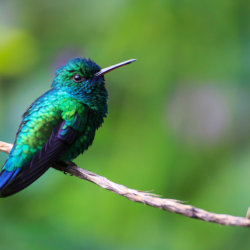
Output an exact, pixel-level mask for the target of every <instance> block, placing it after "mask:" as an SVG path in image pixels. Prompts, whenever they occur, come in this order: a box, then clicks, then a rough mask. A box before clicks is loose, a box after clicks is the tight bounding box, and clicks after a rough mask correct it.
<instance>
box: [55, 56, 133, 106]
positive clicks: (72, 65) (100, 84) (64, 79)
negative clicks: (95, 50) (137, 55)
mask: <svg viewBox="0 0 250 250" xmlns="http://www.w3.org/2000/svg"><path fill="white" fill-rule="evenodd" d="M133 61H135V59H131V60H128V61H125V62H122V63H118V64H116V65H113V66H110V67H107V68H104V69H101V67H100V66H98V65H97V64H96V63H95V62H93V61H92V60H90V59H85V58H74V59H71V60H70V61H69V62H68V63H67V64H65V65H63V66H62V67H61V68H59V69H58V70H57V71H56V76H55V79H54V81H53V83H52V87H53V88H57V89H63V91H66V92H68V93H69V94H71V95H73V96H74V97H75V98H78V99H82V100H83V102H84V103H86V104H87V105H89V106H92V107H95V106H100V105H104V103H106V102H107V91H106V89H105V80H104V75H105V74H106V73H108V72H110V71H112V70H114V69H117V68H119V67H122V66H124V65H127V64H129V63H131V62H133Z"/></svg>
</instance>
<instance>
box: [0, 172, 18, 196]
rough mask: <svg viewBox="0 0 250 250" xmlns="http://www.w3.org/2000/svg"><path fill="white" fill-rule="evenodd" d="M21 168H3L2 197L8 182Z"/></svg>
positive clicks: (0, 187)
mask: <svg viewBox="0 0 250 250" xmlns="http://www.w3.org/2000/svg"><path fill="white" fill-rule="evenodd" d="M19 171H20V168H18V169H15V170H13V171H8V170H6V169H2V171H1V173H0V197H1V193H2V191H3V190H4V189H5V188H6V187H7V186H8V184H9V183H10V182H11V181H12V180H13V179H14V178H15V177H16V175H17V174H18V173H19Z"/></svg>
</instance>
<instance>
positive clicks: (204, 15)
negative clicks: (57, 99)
mask: <svg viewBox="0 0 250 250" xmlns="http://www.w3.org/2000/svg"><path fill="white" fill-rule="evenodd" d="M249 13H250V2H249V1H244V0H210V1H198V0H189V1H188V0H183V1H175V0H157V1H148V0H141V1H140V0H133V1H132V0H127V1H126V0H119V1H115V0H106V1H101V0H100V1H97V0H92V1H83V0H71V1H65V0H63V1H51V0H36V1H31V0H22V1H18V0H13V1H4V0H1V1H0V34H1V36H0V120H1V123H0V140H2V141H6V142H13V141H14V138H15V133H16V131H17V127H18V124H19V123H20V119H21V115H22V113H23V112H24V111H25V109H26V108H27V107H28V106H29V104H30V103H31V102H32V101H33V100H34V99H35V98H37V97H38V96H39V95H41V94H42V93H43V92H44V91H46V90H47V89H48V88H49V86H50V84H51V82H52V80H53V76H54V73H55V70H56V68H57V67H59V66H60V65H62V64H64V63H65V62H66V61H67V60H68V59H69V58H71V57H76V56H82V57H90V58H91V59H93V60H94V61H96V62H97V63H98V64H99V65H100V66H101V67H106V66H109V65H112V64H115V63H118V62H120V61H123V60H127V59H130V58H137V62H135V63H133V64H131V65H129V66H127V67H124V68H121V69H119V70H117V71H114V72H112V73H110V74H109V75H107V76H106V82H107V88H108V90H109V96H110V98H109V115H108V118H107V119H106V120H105V123H104V125H103V126H102V128H101V129H100V130H99V131H98V132H97V134H96V138H95V142H94V144H93V146H92V147H91V148H90V149H89V150H88V151H87V152H85V153H84V155H81V156H79V157H78V158H77V160H76V162H77V164H79V166H82V167H83V168H86V169H89V170H90V171H93V172H96V173H98V174H100V175H103V176H106V177H107V178H109V179H111V180H113V181H115V182H117V183H121V184H124V185H126V186H128V187H131V188H135V189H139V190H148V191H153V192H155V193H157V194H160V195H162V196H163V197H168V198H175V199H179V200H183V201H187V202H188V203H190V204H192V205H195V206H197V207H201V208H203V209H207V210H210V211H213V212H218V213H228V214H233V215H239V216H245V214H246V211H247V208H248V206H249V205H250V203H249V202H250V193H249V178H250V166H249V165H250V154H249V152H250V143H249V142H250V140H249V136H250V112H249V108H250V101H249V100H250V87H249V82H250V17H249ZM6 157H7V156H6V155H4V154H3V153H1V154H0V162H1V165H2V164H3V163H4V161H5V159H6ZM249 245H250V237H249V230H247V229H244V228H232V227H223V226H219V225H215V224H209V223H206V222H202V221H198V220H191V219H189V218H185V217H182V216H180V215H175V214H171V213H168V212H164V211H161V210H157V209H154V208H150V207H147V206H144V205H142V204H135V203H132V202H130V201H128V200H126V199H124V198H122V197H119V196H117V195H114V194H112V193H110V192H108V191H105V190H102V189H100V188H98V187H97V186H95V185H93V184H91V183H88V182H86V181H82V180H79V179H77V178H74V177H70V176H65V175H63V174H62V173H60V172H57V171H55V170H53V169H51V170H49V171H48V172H47V173H46V174H45V175H44V176H43V177H42V178H40V179H39V180H38V181H37V182H36V183H34V184H33V185H32V186H30V187H29V188H27V189H26V190H24V191H23V192H21V193H19V194H17V195H15V196H13V197H10V198H7V199H1V200H0V248H1V249H192V250H195V249H205V250H206V249H227V250H228V249H249Z"/></svg>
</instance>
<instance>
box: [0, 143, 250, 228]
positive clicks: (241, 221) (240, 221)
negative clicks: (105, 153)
mask: <svg viewBox="0 0 250 250" xmlns="http://www.w3.org/2000/svg"><path fill="white" fill-rule="evenodd" d="M11 148H12V144H9V143H5V142H1V141H0V151H2V152H5V153H9V152H10V150H11ZM56 169H58V170H61V171H65V172H67V173H69V174H71V175H74V176H75V177H78V178H81V179H84V180H87V181H90V182H93V183H95V184H96V185H98V186H99V187H102V188H104V189H107V190H109V191H112V192H114V193H116V194H118V195H121V196H124V197H126V198H127V199H129V200H131V201H134V202H139V203H143V204H146V205H148V206H151V207H156V208H160V209H162V210H167V211H169V212H172V213H178V214H182V215H184V216H186V217H190V218H195V219H199V220H204V221H207V222H214V223H217V224H220V225H227V226H239V227H250V218H249V213H250V212H249V211H250V208H249V209H248V212H247V218H244V217H237V216H232V215H227V214H215V213H211V212H207V211H205V210H203V209H200V208H196V207H193V206H191V205H186V204H182V203H180V202H179V201H177V200H172V199H163V198H159V197H158V196H157V195H155V194H151V193H146V192H141V191H137V190H134V189H130V188H127V187H125V186H123V185H120V184H117V183H114V182H112V181H110V180H108V179H107V178H105V177H102V176H99V175H97V174H95V173H92V172H90V171H87V170H85V169H82V168H79V167H77V166H75V165H70V164H68V165H67V168H66V169H65V166H64V167H63V166H62V168H60V166H57V167H56Z"/></svg>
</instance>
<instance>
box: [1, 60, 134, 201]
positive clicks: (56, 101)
mask: <svg viewBox="0 0 250 250" xmlns="http://www.w3.org/2000/svg"><path fill="white" fill-rule="evenodd" d="M134 61H135V59H131V60H127V61H124V62H121V63H118V64H115V65H113V66H110V67H107V68H104V69H101V67H100V66H98V65H97V64H96V63H95V62H94V61H92V60H90V59H86V58H73V59H71V60H70V61H69V62H68V63H66V64H65V65H63V66H62V67H60V68H59V69H58V70H57V71H56V76H55V78H54V80H53V82H52V85H51V89H50V90H48V91H47V92H46V93H44V94H43V95H41V96H40V97H39V98H38V99H36V100H35V101H34V102H33V103H32V104H31V105H30V106H29V107H28V109H27V110H26V112H25V113H24V114H23V116H22V121H21V124H20V125H19V128H18V131H17V134H16V138H15V142H14V145H13V148H12V150H11V152H10V154H9V157H8V159H7V160H6V162H5V163H4V165H3V167H2V169H1V172H0V197H7V196H10V195H12V194H15V193H17V192H19V191H21V190H23V189H24V188H26V187H27V186H29V185H30V184H31V183H33V182H34V181H35V180H37V179H38V178H39V177H40V176H41V175H42V174H44V173H45V172H46V171H47V170H48V169H49V168H50V167H53V164H54V165H56V164H58V163H59V164H63V163H64V164H65V166H66V162H72V160H74V159H75V158H76V157H77V156H78V155H79V154H81V153H83V152H84V151H85V150H87V149H88V147H89V146H90V145H91V144H92V143H93V140H94V137H95V132H96V130H97V129H98V128H99V127H100V126H101V125H102V123H103V122H104V118H105V117H106V115H107V112H108V106H107V101H108V92H107V90H106V87H105V79H104V75H105V74H106V73H108V72H110V71H112V70H114V69H117V68H119V67H122V66H124V65H127V64H130V63H132V62H134Z"/></svg>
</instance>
